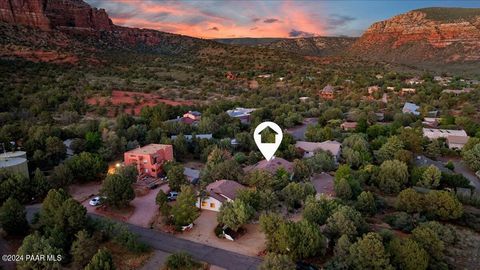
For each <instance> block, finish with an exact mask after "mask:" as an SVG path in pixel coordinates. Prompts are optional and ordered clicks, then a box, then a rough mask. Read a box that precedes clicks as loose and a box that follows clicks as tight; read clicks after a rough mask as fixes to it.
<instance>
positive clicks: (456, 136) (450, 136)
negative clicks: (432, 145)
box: [423, 128, 469, 149]
mask: <svg viewBox="0 0 480 270" xmlns="http://www.w3.org/2000/svg"><path fill="white" fill-rule="evenodd" d="M423 136H425V137H427V138H429V139H430V140H435V139H439V138H445V139H447V144H448V147H449V148H450V149H462V148H463V146H464V145H465V144H466V143H467V141H468V139H469V137H468V135H467V132H465V130H463V129H462V130H453V129H435V128H424V129H423Z"/></svg>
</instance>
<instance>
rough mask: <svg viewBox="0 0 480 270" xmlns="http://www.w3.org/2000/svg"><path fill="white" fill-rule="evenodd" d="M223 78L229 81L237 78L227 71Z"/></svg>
mask: <svg viewBox="0 0 480 270" xmlns="http://www.w3.org/2000/svg"><path fill="white" fill-rule="evenodd" d="M225 77H226V78H227V79H229V80H231V81H233V80H235V79H236V78H237V76H235V74H233V72H231V71H227V73H226V74H225Z"/></svg>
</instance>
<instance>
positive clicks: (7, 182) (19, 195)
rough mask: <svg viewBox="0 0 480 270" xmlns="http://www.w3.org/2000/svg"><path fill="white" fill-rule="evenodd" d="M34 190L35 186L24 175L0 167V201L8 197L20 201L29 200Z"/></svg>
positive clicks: (25, 201)
mask: <svg viewBox="0 0 480 270" xmlns="http://www.w3.org/2000/svg"><path fill="white" fill-rule="evenodd" d="M34 191H35V186H34V185H32V182H31V181H30V180H29V179H28V178H27V177H26V176H25V175H23V174H20V173H11V172H8V171H6V170H3V169H0V203H3V202H5V201H6V200H7V199H8V198H9V197H13V198H15V199H17V200H18V201H19V202H21V203H27V202H30V201H31V200H32V197H34V196H35V194H34Z"/></svg>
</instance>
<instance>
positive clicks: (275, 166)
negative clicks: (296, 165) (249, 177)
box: [244, 157, 293, 174]
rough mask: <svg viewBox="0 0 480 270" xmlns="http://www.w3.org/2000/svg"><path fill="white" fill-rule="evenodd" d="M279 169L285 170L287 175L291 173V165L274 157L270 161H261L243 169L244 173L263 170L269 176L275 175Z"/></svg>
mask: <svg viewBox="0 0 480 270" xmlns="http://www.w3.org/2000/svg"><path fill="white" fill-rule="evenodd" d="M280 168H283V169H285V170H286V171H287V172H288V173H290V174H292V173H293V163H292V162H289V161H287V160H285V159H283V158H279V157H274V158H272V159H271V160H270V161H267V160H266V159H263V160H261V161H259V162H258V163H257V164H255V165H253V166H248V167H245V169H244V171H245V172H247V173H248V172H252V171H255V170H263V171H266V172H269V173H271V174H276V173H277V170H279V169H280Z"/></svg>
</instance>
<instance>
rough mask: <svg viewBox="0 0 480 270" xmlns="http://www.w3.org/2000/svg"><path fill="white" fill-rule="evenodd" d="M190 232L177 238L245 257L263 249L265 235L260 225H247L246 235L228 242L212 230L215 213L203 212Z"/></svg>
mask: <svg viewBox="0 0 480 270" xmlns="http://www.w3.org/2000/svg"><path fill="white" fill-rule="evenodd" d="M194 224H195V226H194V227H193V229H192V230H190V231H187V232H183V233H181V234H178V235H177V237H180V238H184V239H188V240H191V241H194V242H198V243H202V244H206V245H210V246H214V247H218V248H221V249H226V250H230V251H233V252H237V253H240V254H244V255H247V256H257V255H258V254H260V253H261V252H262V251H263V250H264V249H265V235H264V234H263V233H262V232H261V231H260V225H258V224H247V225H245V226H244V228H245V230H246V234H245V235H243V236H241V237H240V238H238V239H236V240H235V241H230V240H226V239H220V238H218V237H217V236H216V235H215V233H214V229H215V227H216V226H217V224H218V223H217V213H216V212H214V211H208V210H203V211H201V214H200V216H199V217H198V218H197V220H195V222H194Z"/></svg>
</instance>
